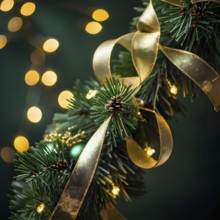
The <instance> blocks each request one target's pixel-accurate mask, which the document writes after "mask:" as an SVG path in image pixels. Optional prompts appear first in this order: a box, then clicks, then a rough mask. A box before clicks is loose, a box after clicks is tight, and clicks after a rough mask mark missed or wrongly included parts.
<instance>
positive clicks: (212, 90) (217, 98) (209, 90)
mask: <svg viewBox="0 0 220 220" xmlns="http://www.w3.org/2000/svg"><path fill="white" fill-rule="evenodd" d="M160 49H161V51H162V52H163V53H164V54H165V56H166V57H167V58H168V59H169V60H170V61H171V62H172V63H173V64H174V65H175V66H176V67H177V68H178V69H179V70H181V71H182V72H183V73H184V74H185V75H186V76H188V77H189V78H190V79H191V80H192V81H193V82H195V83H196V84H197V85H198V86H199V87H200V88H201V90H202V91H203V92H204V93H205V94H206V95H207V96H208V98H209V99H210V101H211V102H212V104H213V105H214V108H215V110H216V111H218V110H219V109H220V76H219V74H218V73H217V72H216V71H215V70H214V69H213V68H212V67H211V66H210V65H209V64H208V63H207V62H206V61H204V60H203V59H202V58H200V57H199V56H197V55H195V54H193V53H190V52H188V51H184V50H179V49H173V48H169V47H164V46H160Z"/></svg>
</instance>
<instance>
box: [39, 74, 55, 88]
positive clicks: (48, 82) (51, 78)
mask: <svg viewBox="0 0 220 220" xmlns="http://www.w3.org/2000/svg"><path fill="white" fill-rule="evenodd" d="M41 81H42V83H43V84H44V85H45V86H53V85H54V84H55V83H56V81H57V74H56V73H55V72H53V71H46V72H45V73H44V74H43V76H42V78H41Z"/></svg>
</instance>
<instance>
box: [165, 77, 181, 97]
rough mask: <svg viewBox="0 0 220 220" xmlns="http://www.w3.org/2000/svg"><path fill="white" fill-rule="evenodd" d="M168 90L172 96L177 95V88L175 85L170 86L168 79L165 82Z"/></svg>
mask: <svg viewBox="0 0 220 220" xmlns="http://www.w3.org/2000/svg"><path fill="white" fill-rule="evenodd" d="M166 82H167V84H168V86H169V88H170V93H171V94H173V95H177V93H178V88H177V86H176V85H175V84H172V83H171V82H170V81H169V80H168V79H167V80H166Z"/></svg>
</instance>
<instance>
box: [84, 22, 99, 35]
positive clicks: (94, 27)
mask: <svg viewBox="0 0 220 220" xmlns="http://www.w3.org/2000/svg"><path fill="white" fill-rule="evenodd" d="M101 30H102V25H101V24H99V23H98V22H96V21H91V22H89V23H88V24H87V25H86V27H85V31H86V32H87V33H89V34H98V33H99V32H100V31H101Z"/></svg>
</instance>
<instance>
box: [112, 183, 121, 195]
mask: <svg viewBox="0 0 220 220" xmlns="http://www.w3.org/2000/svg"><path fill="white" fill-rule="evenodd" d="M111 192H112V196H113V198H116V197H118V196H119V194H120V188H119V187H118V186H115V185H114V184H113V185H112V191H111Z"/></svg>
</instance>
